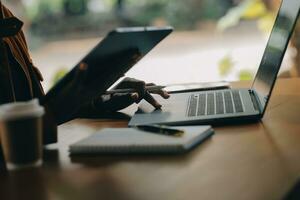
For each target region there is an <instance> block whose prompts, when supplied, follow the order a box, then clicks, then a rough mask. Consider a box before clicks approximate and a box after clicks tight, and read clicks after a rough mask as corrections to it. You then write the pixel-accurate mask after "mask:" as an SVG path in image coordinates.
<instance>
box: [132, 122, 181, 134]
mask: <svg viewBox="0 0 300 200" xmlns="http://www.w3.org/2000/svg"><path fill="white" fill-rule="evenodd" d="M135 128H137V129H139V130H142V131H146V132H151V133H156V134H162V135H169V136H176V137H180V136H182V135H183V134H184V131H183V130H180V129H175V128H170V127H168V126H162V125H138V126H136V127H135Z"/></svg>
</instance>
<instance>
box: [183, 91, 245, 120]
mask: <svg viewBox="0 0 300 200" xmlns="http://www.w3.org/2000/svg"><path fill="white" fill-rule="evenodd" d="M240 112H244V108H243V103H242V99H241V95H240V92H239V91H238V90H229V91H216V92H209V93H200V94H192V95H191V96H190V99H189V104H188V110H187V115H188V116H189V117H195V116H201V115H214V114H230V113H240Z"/></svg>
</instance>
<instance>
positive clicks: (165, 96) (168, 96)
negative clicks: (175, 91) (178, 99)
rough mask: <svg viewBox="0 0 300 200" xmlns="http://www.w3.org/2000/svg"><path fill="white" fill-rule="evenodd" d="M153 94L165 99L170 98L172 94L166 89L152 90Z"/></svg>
mask: <svg viewBox="0 0 300 200" xmlns="http://www.w3.org/2000/svg"><path fill="white" fill-rule="evenodd" d="M151 93H152V94H158V95H160V96H161V97H162V98H164V99H168V98H170V94H169V93H168V92H167V91H166V90H158V91H153V92H151Z"/></svg>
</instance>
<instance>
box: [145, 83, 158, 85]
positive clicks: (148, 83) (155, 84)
mask: <svg viewBox="0 0 300 200" xmlns="http://www.w3.org/2000/svg"><path fill="white" fill-rule="evenodd" d="M155 85H156V84H155V83H146V86H155Z"/></svg>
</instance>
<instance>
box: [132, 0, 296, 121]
mask: <svg viewBox="0 0 300 200" xmlns="http://www.w3.org/2000/svg"><path fill="white" fill-rule="evenodd" d="M299 9H300V1H299V0H283V1H282V2H281V6H280V9H279V11H278V14H277V17H276V21H275V24H274V26H273V29H272V32H271V34H270V37H269V40H268V43H267V46H266V48H265V51H264V54H263V57H262V60H261V63H260V66H259V69H258V71H257V74H256V77H255V79H254V81H253V83H252V86H251V88H240V89H223V90H211V91H201V92H189V93H178V94H171V97H170V98H169V99H168V100H160V103H161V104H162V105H163V106H162V110H154V109H153V108H152V107H151V106H150V105H149V104H148V103H147V102H146V101H142V102H141V103H140V105H139V109H138V111H137V112H136V113H135V114H134V116H133V117H132V119H131V120H130V122H129V126H136V125H142V124H166V125H189V124H208V123H209V124H225V123H226V124H227V123H240V122H246V123H248V122H250V121H257V120H260V119H261V118H262V117H263V116H264V113H265V111H266V107H267V104H268V102H269V99H270V96H271V93H272V90H273V87H274V84H275V81H276V79H277V74H278V72H279V69H280V66H281V63H282V60H283V57H284V54H285V52H286V49H287V46H288V43H289V41H290V38H291V36H292V33H293V31H294V28H295V24H296V22H297V19H298V17H299Z"/></svg>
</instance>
